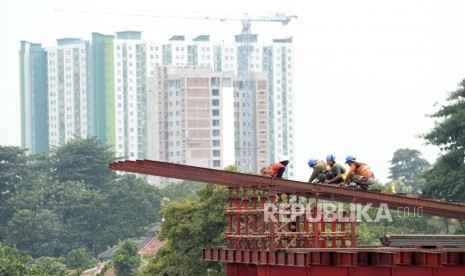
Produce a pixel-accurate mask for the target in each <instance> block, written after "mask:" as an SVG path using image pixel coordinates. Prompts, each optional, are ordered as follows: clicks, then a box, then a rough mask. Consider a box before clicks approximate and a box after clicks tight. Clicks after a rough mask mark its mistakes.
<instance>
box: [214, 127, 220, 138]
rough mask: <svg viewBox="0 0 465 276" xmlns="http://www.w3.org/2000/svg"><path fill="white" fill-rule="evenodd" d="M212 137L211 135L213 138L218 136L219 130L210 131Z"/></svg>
mask: <svg viewBox="0 0 465 276" xmlns="http://www.w3.org/2000/svg"><path fill="white" fill-rule="evenodd" d="M212 135H213V136H214V137H218V136H220V130H219V129H214V130H213V131H212Z"/></svg>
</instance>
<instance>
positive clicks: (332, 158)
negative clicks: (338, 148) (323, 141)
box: [326, 154, 336, 161]
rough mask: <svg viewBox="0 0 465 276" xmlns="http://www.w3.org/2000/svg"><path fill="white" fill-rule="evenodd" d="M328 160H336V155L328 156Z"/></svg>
mask: <svg viewBox="0 0 465 276" xmlns="http://www.w3.org/2000/svg"><path fill="white" fill-rule="evenodd" d="M326 161H336V157H335V156H334V155H332V154H328V155H327V156H326Z"/></svg>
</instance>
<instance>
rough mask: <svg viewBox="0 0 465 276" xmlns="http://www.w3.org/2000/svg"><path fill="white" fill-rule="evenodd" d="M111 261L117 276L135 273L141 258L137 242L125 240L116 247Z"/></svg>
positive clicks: (128, 275) (129, 275) (127, 275)
mask: <svg viewBox="0 0 465 276" xmlns="http://www.w3.org/2000/svg"><path fill="white" fill-rule="evenodd" d="M111 261H112V262H113V267H114V268H115V270H116V273H117V275H118V276H132V275H136V272H137V269H138V268H139V266H140V264H141V261H142V259H141V256H140V255H139V248H138V246H137V244H136V243H135V242H133V241H130V240H126V241H124V242H123V243H122V244H121V247H120V248H118V250H117V251H116V253H115V255H114V256H113V258H112V260H111Z"/></svg>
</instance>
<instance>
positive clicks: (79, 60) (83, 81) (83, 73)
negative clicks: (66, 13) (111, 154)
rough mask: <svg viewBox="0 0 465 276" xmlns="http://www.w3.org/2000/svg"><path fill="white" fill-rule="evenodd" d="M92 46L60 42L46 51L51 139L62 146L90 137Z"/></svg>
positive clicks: (85, 43) (73, 40)
mask: <svg viewBox="0 0 465 276" xmlns="http://www.w3.org/2000/svg"><path fill="white" fill-rule="evenodd" d="M89 53H90V48H89V43H88V42H87V41H83V40H81V39H76V38H64V39H58V40H57V46H56V47H50V48H47V75H48V137H49V144H50V146H59V145H62V144H64V143H66V142H67V141H69V140H71V139H74V138H75V137H80V138H87V137H89V136H90V133H89V108H88V92H89V88H90V83H89Z"/></svg>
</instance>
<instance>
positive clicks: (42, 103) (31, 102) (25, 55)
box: [19, 41, 49, 154]
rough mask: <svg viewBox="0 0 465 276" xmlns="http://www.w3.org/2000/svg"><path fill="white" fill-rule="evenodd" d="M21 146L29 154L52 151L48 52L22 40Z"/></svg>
mask: <svg viewBox="0 0 465 276" xmlns="http://www.w3.org/2000/svg"><path fill="white" fill-rule="evenodd" d="M19 60H20V101H21V146H22V148H24V149H27V152H28V153H33V154H35V153H45V152H48V145H49V142H48V131H47V130H48V125H47V121H48V108H47V106H48V105H47V53H46V52H45V49H44V48H42V46H41V44H37V43H30V42H27V41H21V48H20V52H19Z"/></svg>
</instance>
